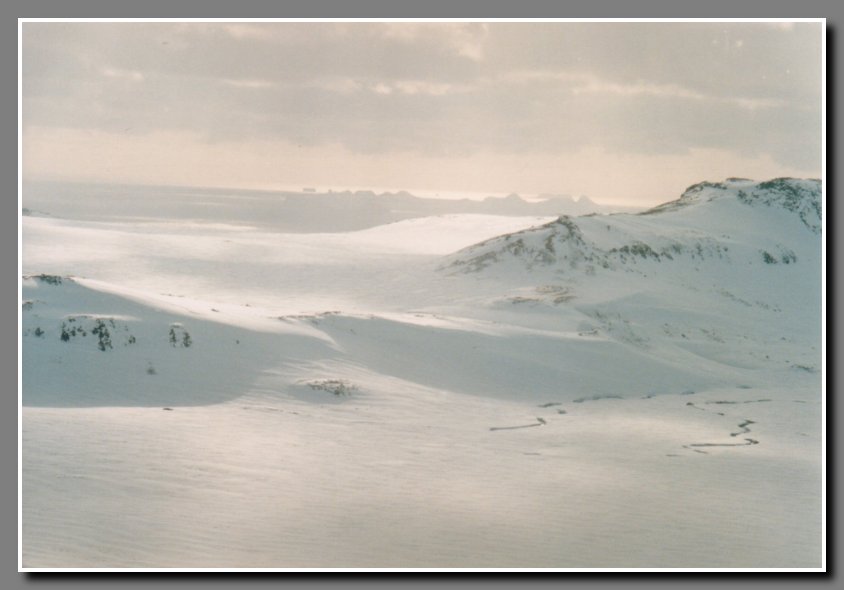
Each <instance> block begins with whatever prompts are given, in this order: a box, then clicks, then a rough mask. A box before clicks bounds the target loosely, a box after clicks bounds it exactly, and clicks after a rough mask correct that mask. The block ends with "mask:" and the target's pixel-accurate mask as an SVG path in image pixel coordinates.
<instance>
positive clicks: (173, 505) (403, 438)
mask: <svg viewBox="0 0 844 590" xmlns="http://www.w3.org/2000/svg"><path fill="white" fill-rule="evenodd" d="M794 182H795V183H796V186H798V187H799V188H800V189H801V191H802V192H800V193H799V194H800V195H801V199H803V200H800V201H798V202H797V206H794V207H793V206H792V205H794V202H793V201H784V200H783V199H782V198H780V192H782V191H785V192H784V193H783V194H786V193H787V194H786V196H788V195H790V194H791V193H790V192H788V191H789V188H788V187H789V186H790V184H789V183H788V182H786V183H784V184H782V183H781V184H779V185H770V186H773V189H764V188H760V186H761V185H758V184H755V183H752V182H750V181H728V182H726V183H723V184H722V185H712V186H703V187H702V188H701V189H700V190H697V191H692V192H691V193H690V194H691V196H693V197H694V198H690V196H689V193H687V195H686V196H684V197H683V198H682V199H681V200H680V201H678V202H675V203H674V204H672V205H670V206H665V207H663V208H658V210H656V211H654V212H649V213H648V214H644V215H635V214H615V215H596V216H584V217H576V218H564V219H563V220H562V221H556V220H555V218H549V217H513V216H494V215H485V214H448V215H435V216H430V217H422V218H414V219H404V220H400V221H396V222H393V223H388V224H385V225H379V226H376V227H370V228H366V229H360V230H356V231H344V232H335V233H325V232H319V233H285V232H284V231H279V230H277V229H273V228H271V227H267V226H266V225H265V224H263V223H262V220H261V218H262V217H264V216H266V214H267V213H266V203H263V205H262V206H261V207H257V208H256V209H255V211H254V213H253V215H254V217H255V218H254V219H249V218H248V215H247V213H248V209H249V208H248V206H246V207H244V209H245V210H246V211H241V212H240V214H239V217H238V219H237V222H236V223H230V222H229V221H226V220H212V221H197V220H202V219H203V211H204V209H203V205H202V202H203V200H207V199H204V198H203V197H202V195H201V191H200V192H199V193H198V194H193V193H190V194H189V196H185V195H182V196H174V195H169V196H170V197H171V198H172V199H175V201H174V202H171V203H170V204H169V205H168V207H167V208H166V211H167V214H166V215H167V216H164V215H162V217H160V218H158V219H150V220H146V221H143V222H140V221H138V220H137V219H132V220H127V219H123V216H124V215H125V207H124V206H125V202H124V201H123V200H117V201H115V202H114V203H113V204H111V203H109V202H108V201H106V200H104V201H103V206H102V208H101V209H100V210H99V211H98V216H99V218H98V219H96V220H93V219H89V218H84V219H74V218H71V217H67V218H58V217H52V216H49V215H44V216H38V217H36V216H25V217H23V218H22V226H23V255H22V258H23V259H22V266H23V272H24V275H25V278H24V279H23V280H22V290H23V292H22V302H23V304H24V305H23V312H22V314H23V334H22V335H21V342H22V350H23V374H22V388H23V392H22V395H23V407H22V436H23V451H22V452H23V466H22V471H23V494H22V498H23V501H22V522H23V525H22V526H23V528H22V531H23V532H22V542H23V566H24V567H25V568H31V569H37V568H71V567H117V568H123V567H141V568H159V567H176V568H188V567H225V568H235V567H265V568H311V567H314V568H327V567H339V568H356V567H410V568H429V567H432V568H448V567H491V568H503V567H519V568H526V567H537V568H586V567H597V568H611V567H620V568H642V567H644V568H662V567H667V568H709V567H717V568H731V567H738V568H781V567H788V568H820V567H821V566H822V549H823V547H822V526H823V525H822V509H821V498H822V495H821V494H822V486H821V481H822V479H821V478H822V462H821V458H822V448H823V442H824V441H823V440H822V428H821V416H822V411H823V401H822V400H823V393H824V392H823V391H822V389H821V383H822V374H823V373H822V371H823V364H822V358H821V330H822V327H821V323H820V317H821V303H820V296H821V290H820V273H821V257H820V243H821V239H822V237H821V236H820V234H819V233H817V232H816V231H814V230H813V227H815V226H814V224H813V219H812V218H811V216H810V215H809V214H810V213H811V212H813V211H815V209H813V208H812V205H811V202H809V203H808V204H807V202H806V200H808V201H811V199H812V198H814V197H815V196H819V187H818V186H817V184H812V183H811V182H809V181H799V182H798V181H794ZM783 187H785V188H783ZM739 191H748V192H751V193H752V194H754V195H757V196H758V198H754V199H752V200H744V201H743V200H741V199H740V198H738V192H739ZM778 191H780V192H778ZM209 198H210V197H209ZM213 198H214V200H215V201H216V202H217V204H218V205H219V206H220V207H222V208H226V209H231V208H232V206H233V205H234V202H232V203H228V202H226V201H225V199H224V198H223V197H222V196H220V195H216V194H215V195H213ZM231 198H232V199H236V198H237V197H231ZM382 198H387V197H382ZM59 201H61V200H60V199H59V200H58V201H57V203H58V205H57V206H63V207H67V203H66V202H59ZM24 204H25V205H30V204H28V203H27V202H26V194H25V195H24ZM31 205H32V206H33V207H35V206H37V209H38V210H39V211H46V212H47V213H50V202H49V199H48V198H46V197H43V196H41V197H40V198H39V199H38V200H37V201H36V202H34V203H32V204H31ZM173 211H179V212H180V215H181V218H174V217H170V216H169V215H170V214H171V213H172V212H173ZM807 211H808V212H809V214H807V213H806V212H807ZM323 213H324V215H326V216H331V215H335V214H336V215H340V216H342V215H343V214H344V212H343V211H340V212H334V211H332V210H325V211H324V212H323ZM807 219H808V222H807ZM327 223H328V224H329V225H330V223H333V222H330V220H329V222H327ZM507 235H510V237H509V238H508V237H507ZM519 240H520V241H521V242H520V243H521V244H522V246H519V247H515V248H514V247H513V245H514V244H516V242H517V241H519ZM549 243H550V244H551V245H552V247H551V248H550V249H549V248H548V246H547V245H548V244H549ZM637 244H640V246H636V245H637ZM641 245H647V247H648V248H647V249H646V248H644V247H643V246H641ZM698 245H700V249H698ZM625 247H626V248H627V249H626V250H625V249H624V248H625ZM675 247H676V248H675ZM763 252H769V253H770V254H771V255H772V256H774V257H775V258H776V262H775V263H766V262H765V259H764V256H763ZM651 253H653V254H651ZM666 253H669V254H671V256H670V257H668V256H666ZM792 254H793V256H794V260H792V259H791V258H790V255H792ZM479 257H483V261H484V264H482V265H473V264H470V262H471V261H473V260H477V259H479ZM785 260H787V261H788V262H787V263H786V262H785ZM602 263H605V264H602ZM53 277H58V278H53ZM74 329H75V330H76V331H75V332H73V330H74ZM83 331H84V335H83ZM65 333H66V334H67V337H66V338H63V334H65Z"/></svg>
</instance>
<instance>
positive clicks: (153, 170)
mask: <svg viewBox="0 0 844 590" xmlns="http://www.w3.org/2000/svg"><path fill="white" fill-rule="evenodd" d="M822 35H823V25H822V24H821V23H785V22H772V23H747V22H744V23H735V22H733V23H718V22H671V23H667V22H661V23H644V22H620V23H613V22H593V23H586V22H580V23H575V22H374V23H373V22H122V23H120V22H94V23H84V22H24V23H23V24H22V33H21V49H22V57H21V95H22V103H21V104H22V117H21V129H22V131H21V137H22V148H21V154H22V169H23V177H24V180H62V181H84V182H108V183H126V184H175V185H190V186H212V187H233V188H256V189H301V188H304V187H314V188H317V189H319V190H327V189H335V190H345V189H349V188H351V189H372V190H410V191H412V192H416V193H418V194H427V195H431V196H433V195H435V194H438V195H440V196H457V195H465V196H476V195H487V194H489V195H500V194H507V193H512V192H515V193H519V194H521V195H524V196H535V195H538V194H543V193H544V194H570V195H575V196H579V195H586V196H588V197H589V198H591V199H593V200H595V201H598V202H603V203H616V204H628V205H656V204H659V203H661V202H664V201H667V200H671V199H674V198H677V197H678V196H679V195H680V193H682V191H683V189H684V188H686V187H687V186H689V185H691V184H694V183H697V182H700V181H702V180H710V181H717V180H722V179H724V178H727V177H730V176H740V177H747V178H755V179H760V180H762V179H767V178H773V177H778V176H796V177H814V178H819V177H821V172H822V170H821V161H822V157H821V138H822V106H821V97H822V79H823V71H822Z"/></svg>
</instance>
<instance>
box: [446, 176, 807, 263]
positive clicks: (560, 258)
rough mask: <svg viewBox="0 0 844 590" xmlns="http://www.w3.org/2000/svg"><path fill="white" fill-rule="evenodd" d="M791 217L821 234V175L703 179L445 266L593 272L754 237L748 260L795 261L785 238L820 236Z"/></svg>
mask: <svg viewBox="0 0 844 590" xmlns="http://www.w3.org/2000/svg"><path fill="white" fill-rule="evenodd" d="M794 219H796V220H799V221H800V222H801V223H802V224H803V225H804V226H805V227H804V229H807V230H809V232H811V233H812V234H815V235H819V234H820V231H821V186H820V182H819V181H815V180H796V179H786V178H782V179H775V180H771V181H767V182H759V183H756V182H753V181H749V180H743V179H728V180H727V181H725V182H720V183H711V182H703V183H699V184H696V185H693V186H691V187H689V188H688V189H687V190H686V191H685V192H684V193H683V195H682V196H681V197H680V198H679V199H677V200H676V201H671V202H669V203H665V204H663V205H660V206H658V207H655V208H653V209H650V210H648V211H645V212H642V213H639V214H626V213H620V214H614V215H602V216H595V215H587V216H583V217H577V218H573V217H569V216H561V217H560V218H559V219H557V220H556V221H553V222H551V223H549V224H547V225H545V226H542V227H538V228H530V229H527V230H522V231H520V232H515V233H511V234H506V235H503V236H499V237H496V238H492V239H491V240H487V241H485V242H482V243H480V244H477V245H474V246H470V247H469V248H465V249H464V250H462V251H460V252H458V253H456V254H455V255H453V257H452V258H451V259H450V260H449V261H448V264H447V266H446V268H449V269H452V270H457V271H461V272H476V271H480V270H483V269H486V268H488V267H490V266H494V265H500V264H505V263H506V261H507V260H509V259H518V260H521V264H522V265H523V266H525V267H526V268H528V269H532V268H535V267H554V270H556V271H558V272H564V271H582V272H584V273H586V274H593V273H595V272H596V271H598V270H600V269H606V270H620V269H623V270H635V269H636V268H637V265H638V264H639V263H640V262H666V261H679V260H685V261H687V262H692V263H693V264H700V263H702V262H704V261H707V260H713V259H717V260H720V261H731V260H733V258H734V255H733V253H735V252H736V249H735V247H737V250H738V251H739V252H741V251H742V250H745V252H743V253H742V254H743V255H747V254H748V252H746V250H747V249H748V246H749V245H751V244H753V243H754V242H755V243H756V244H758V246H759V247H758V248H756V253H755V254H751V255H749V258H750V259H752V258H758V259H759V260H760V261H762V262H765V263H767V264H791V263H796V262H797V260H798V259H797V256H796V254H795V252H794V250H793V249H792V248H791V247H790V246H788V243H791V242H797V243H798V244H801V245H805V244H811V249H812V250H814V251H815V254H819V244H820V242H819V238H816V239H812V238H811V237H808V238H807V237H806V236H804V235H803V234H804V233H805V232H801V231H800V230H799V228H798V227H795V226H794V223H793V221H794ZM731 247H734V250H732V252H733V253H731ZM751 249H752V248H751ZM798 249H801V248H800V247H799V246H798Z"/></svg>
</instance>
